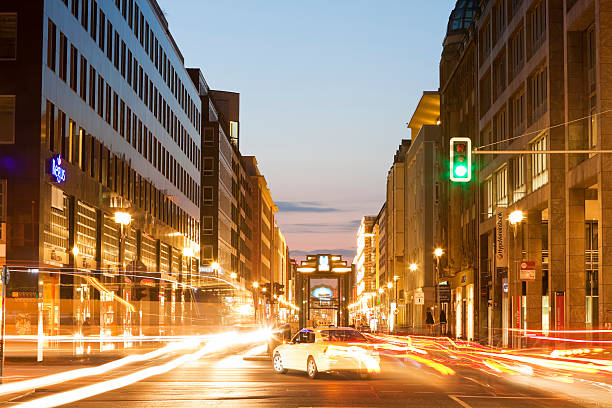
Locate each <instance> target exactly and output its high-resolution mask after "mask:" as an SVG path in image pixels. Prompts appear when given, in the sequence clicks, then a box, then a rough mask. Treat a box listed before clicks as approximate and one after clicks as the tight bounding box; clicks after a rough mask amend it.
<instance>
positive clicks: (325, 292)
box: [312, 286, 334, 300]
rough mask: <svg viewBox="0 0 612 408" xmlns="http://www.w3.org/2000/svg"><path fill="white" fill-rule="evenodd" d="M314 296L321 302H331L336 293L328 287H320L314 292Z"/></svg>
mask: <svg viewBox="0 0 612 408" xmlns="http://www.w3.org/2000/svg"><path fill="white" fill-rule="evenodd" d="M312 296H314V297H316V298H317V299H320V300H330V299H331V298H332V297H333V296H334V291H333V290H331V289H330V288H328V287H326V286H319V287H317V288H314V289H313V290H312Z"/></svg>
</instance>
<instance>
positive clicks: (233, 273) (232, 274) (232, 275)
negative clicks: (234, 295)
mask: <svg viewBox="0 0 612 408" xmlns="http://www.w3.org/2000/svg"><path fill="white" fill-rule="evenodd" d="M230 277H231V278H232V279H236V278H237V277H238V274H237V273H236V272H232V273H231V275H230Z"/></svg>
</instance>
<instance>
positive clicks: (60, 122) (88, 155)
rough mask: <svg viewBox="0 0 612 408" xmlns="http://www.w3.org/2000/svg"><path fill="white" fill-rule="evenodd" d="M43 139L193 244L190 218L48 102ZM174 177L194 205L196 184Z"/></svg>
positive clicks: (194, 236)
mask: <svg viewBox="0 0 612 408" xmlns="http://www.w3.org/2000/svg"><path fill="white" fill-rule="evenodd" d="M46 139H47V141H46V143H47V147H48V148H49V150H50V151H51V152H53V153H57V154H60V155H61V157H62V158H63V159H64V160H66V161H68V162H70V163H72V164H73V165H74V166H75V167H76V168H79V169H81V170H82V171H83V172H85V173H86V174H88V175H89V176H90V177H92V178H94V179H95V180H97V181H98V182H99V183H101V184H102V185H103V186H105V187H107V188H109V189H111V190H112V191H113V192H115V193H117V194H120V195H121V196H124V197H125V198H126V199H127V200H129V201H132V202H133V203H135V204H136V205H138V206H139V207H141V208H142V209H143V210H145V211H147V212H149V213H150V214H151V215H153V216H155V217H157V218H159V219H161V220H162V221H163V222H165V223H167V224H168V225H170V226H171V227H173V228H175V229H176V230H178V231H180V232H181V233H183V234H186V235H187V236H188V237H190V239H192V240H193V241H196V238H197V237H198V235H196V227H198V228H199V226H198V225H197V222H195V220H194V219H193V218H191V217H190V216H189V215H187V214H186V213H185V212H184V211H183V210H181V209H180V208H179V207H178V206H177V205H176V204H175V203H174V202H173V200H172V199H171V197H169V196H167V195H165V194H164V193H162V192H161V191H159V190H158V189H156V188H155V187H154V186H153V184H151V182H149V181H148V180H146V179H145V178H144V177H142V176H141V175H140V174H139V173H138V172H137V171H135V170H134V169H132V168H131V166H130V164H129V163H127V162H126V161H125V160H123V159H122V158H121V157H119V156H117V155H115V154H114V153H113V152H111V151H110V150H109V149H108V148H107V147H106V146H104V144H103V143H102V142H100V141H99V140H97V139H96V138H95V137H94V136H92V135H91V134H89V133H87V132H86V130H85V129H83V128H82V127H80V126H78V125H77V123H76V122H75V121H74V120H72V119H69V118H68V117H67V115H66V114H65V113H64V112H63V111H61V110H60V109H57V108H56V107H55V105H54V104H53V103H52V102H50V101H47V107H46ZM176 174H177V175H178V174H180V176H179V184H180V185H181V186H182V187H184V190H185V191H186V193H187V194H186V196H188V197H189V198H190V199H191V201H193V202H194V203H196V204H198V203H199V186H198V184H197V183H196V182H195V181H194V180H193V179H191V178H190V177H189V176H188V175H187V174H186V172H184V171H183V172H177V173H176Z"/></svg>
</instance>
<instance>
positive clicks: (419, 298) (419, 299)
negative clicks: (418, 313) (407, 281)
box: [414, 292, 425, 305]
mask: <svg viewBox="0 0 612 408" xmlns="http://www.w3.org/2000/svg"><path fill="white" fill-rule="evenodd" d="M414 304H415V305H424V304H425V293H423V292H416V293H415V294H414Z"/></svg>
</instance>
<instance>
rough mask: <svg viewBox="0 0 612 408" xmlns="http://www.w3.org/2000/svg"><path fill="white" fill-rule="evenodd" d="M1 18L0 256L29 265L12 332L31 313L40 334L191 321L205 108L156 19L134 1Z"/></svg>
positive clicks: (35, 9)
mask: <svg viewBox="0 0 612 408" xmlns="http://www.w3.org/2000/svg"><path fill="white" fill-rule="evenodd" d="M0 12H1V14H0V19H2V21H1V22H0V24H1V26H2V32H3V36H2V42H3V44H2V47H0V48H1V49H2V53H3V55H1V56H0V59H1V61H0V72H1V73H2V76H1V78H2V80H0V106H1V108H0V109H1V110H2V115H1V117H2V137H1V139H2V140H1V143H2V147H1V149H2V153H3V154H2V156H3V160H2V164H0V179H1V180H2V182H0V184H1V185H2V209H3V210H2V213H3V215H4V219H3V236H5V237H6V244H5V245H6V247H5V253H4V255H5V256H6V257H5V261H6V263H7V264H10V265H12V266H16V267H18V266H20V265H22V266H24V267H27V268H28V269H27V270H28V272H22V273H14V274H12V277H11V280H10V282H9V288H8V289H9V293H10V294H11V296H10V299H9V300H8V303H7V311H9V313H15V314H16V315H15V316H9V325H8V326H9V332H10V331H12V330H13V329H14V330H15V332H17V333H20V334H24V333H25V332H24V330H26V329H24V327H26V328H27V327H31V326H32V325H29V324H25V323H29V321H30V320H32V316H36V315H37V306H40V307H41V308H42V310H43V316H44V319H43V327H44V332H45V334H66V333H69V334H73V333H75V332H79V333H83V332H84V331H85V330H86V326H92V325H96V327H97V326H99V327H100V333H101V335H103V334H118V333H131V334H138V333H139V332H145V333H150V334H160V333H171V332H174V331H175V330H178V328H177V327H178V326H180V325H182V324H184V323H185V322H186V321H187V320H189V321H191V320H190V319H192V318H193V315H190V314H189V310H190V307H191V306H190V298H189V296H190V295H189V291H188V290H185V289H184V286H182V285H184V284H191V283H195V282H194V279H197V270H198V258H199V235H200V233H199V228H200V221H199V220H200V215H199V212H200V209H199V207H200V164H201V163H200V151H201V145H200V137H199V134H200V116H201V113H200V108H199V101H198V93H197V90H196V88H195V87H194V86H193V84H192V82H191V80H190V78H189V76H188V74H187V71H186V69H185V68H184V65H183V57H182V55H181V53H180V51H179V50H178V48H177V46H176V44H175V42H174V40H173V38H172V37H171V35H170V34H169V31H168V27H167V22H166V20H165V19H164V16H163V13H162V12H161V10H160V9H159V7H158V5H157V3H155V2H154V1H138V0H135V1H129V2H127V1H122V2H119V1H117V2H96V1H68V0H66V1H57V0H47V1H36V2H33V3H32V2H30V3H27V4H25V3H21V2H12V1H9V2H4V3H3V4H2V6H0ZM36 299H41V300H40V303H41V304H40V305H37V301H36ZM33 327H36V326H33ZM29 334H31V333H29Z"/></svg>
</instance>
